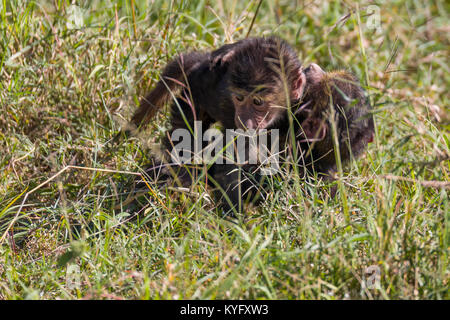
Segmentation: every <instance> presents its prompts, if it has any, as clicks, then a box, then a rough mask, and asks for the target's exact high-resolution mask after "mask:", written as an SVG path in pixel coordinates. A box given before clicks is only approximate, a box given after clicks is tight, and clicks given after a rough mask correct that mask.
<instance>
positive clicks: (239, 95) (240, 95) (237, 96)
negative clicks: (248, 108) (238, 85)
mask: <svg viewBox="0 0 450 320" xmlns="http://www.w3.org/2000/svg"><path fill="white" fill-rule="evenodd" d="M235 98H236V100H237V101H244V96H243V95H242V94H236V95H235Z"/></svg>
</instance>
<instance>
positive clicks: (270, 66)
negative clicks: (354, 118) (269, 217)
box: [131, 37, 305, 211]
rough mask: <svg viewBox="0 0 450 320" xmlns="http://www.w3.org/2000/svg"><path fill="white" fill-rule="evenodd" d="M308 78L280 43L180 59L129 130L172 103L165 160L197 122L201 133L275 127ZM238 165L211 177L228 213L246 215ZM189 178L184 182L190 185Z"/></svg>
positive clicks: (249, 43)
mask: <svg viewBox="0 0 450 320" xmlns="http://www.w3.org/2000/svg"><path fill="white" fill-rule="evenodd" d="M304 87H305V76H304V73H303V71H302V68H301V63H300V61H298V58H297V55H296V53H295V52H294V51H293V50H292V49H291V48H290V47H289V45H288V44H287V43H286V42H285V41H283V40H281V39H279V38H276V37H270V38H253V39H246V40H242V41H238V42H236V43H233V44H229V45H224V46H223V47H221V48H219V49H217V50H215V51H213V52H206V53H202V52H191V53H186V54H181V55H180V56H178V57H177V58H175V59H174V60H172V61H171V62H169V63H168V65H167V66H166V67H165V69H164V71H163V73H162V75H161V80H160V81H159V82H158V83H157V84H156V86H155V88H154V89H153V90H152V91H151V92H150V93H149V94H148V95H147V96H146V97H145V98H144V99H143V100H142V102H141V104H140V107H139V109H138V110H137V111H136V113H135V114H134V115H133V117H132V121H131V123H132V126H133V128H131V129H136V128H140V127H143V126H145V125H146V124H147V123H148V122H149V121H150V120H151V119H152V117H153V116H154V115H155V114H156V112H157V111H158V110H159V109H160V108H161V107H162V106H163V105H164V103H165V102H167V101H169V100H170V99H171V97H172V95H173V94H176V90H177V89H181V94H179V95H176V102H175V103H174V104H173V105H172V108H171V113H170V114H171V115H170V123H171V128H170V130H169V132H168V133H167V135H166V137H165V138H164V141H163V146H164V148H165V150H166V151H167V153H166V156H167V157H166V160H170V157H168V153H169V152H170V150H171V149H172V142H171V140H170V137H171V135H172V132H173V131H174V130H176V129H178V128H193V123H194V121H195V120H199V121H202V125H203V128H205V129H206V128H208V127H209V126H210V125H211V124H213V123H215V122H220V123H221V124H222V126H223V128H224V129H236V128H242V129H259V128H269V127H276V126H277V124H278V123H279V122H280V121H282V120H283V119H284V115H285V113H286V106H287V105H291V104H292V105H293V104H296V103H297V102H298V101H299V100H300V99H301V97H302V95H303V89H304ZM236 168H237V167H236V166H235V165H214V166H213V167H212V168H211V169H210V170H209V173H210V174H211V177H212V178H213V180H216V181H217V182H218V184H219V186H220V187H221V189H223V191H224V192H223V193H222V194H223V195H226V197H228V198H229V200H230V201H231V202H229V203H228V205H226V210H227V211H229V210H232V209H235V210H237V211H241V210H242V205H241V193H240V192H239V190H238V189H239V188H237V185H238V184H239V176H238V175H237V173H236V172H237V171H236V170H235V169H236ZM190 174H191V173H190V172H187V171H183V172H182V173H180V174H179V175H180V176H179V177H178V178H180V180H182V182H183V183H184V184H185V185H190V183H191V179H189V175H190Z"/></svg>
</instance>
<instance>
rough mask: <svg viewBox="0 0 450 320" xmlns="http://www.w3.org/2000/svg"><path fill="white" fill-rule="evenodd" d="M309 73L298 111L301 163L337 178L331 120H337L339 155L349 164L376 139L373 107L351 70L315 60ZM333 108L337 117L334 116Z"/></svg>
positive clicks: (298, 138) (296, 112) (297, 133)
mask: <svg viewBox="0 0 450 320" xmlns="http://www.w3.org/2000/svg"><path fill="white" fill-rule="evenodd" d="M305 75H306V83H307V86H306V89H305V94H304V96H303V99H302V103H301V104H300V105H299V107H298V109H297V110H296V111H295V120H296V121H295V126H296V127H295V132H296V141H297V143H298V147H299V150H300V152H301V153H299V163H301V164H302V165H303V167H304V168H306V169H307V170H308V171H310V172H313V171H315V172H317V173H318V174H319V175H321V176H324V177H325V178H326V179H330V180H333V176H334V173H335V172H336V170H337V168H336V154H335V143H334V142H333V138H334V137H333V130H332V123H331V121H334V122H335V124H336V133H337V145H338V147H339V156H340V158H341V161H342V164H343V165H345V164H346V163H347V162H348V161H349V160H350V159H351V158H352V157H357V156H359V155H360V154H361V153H362V152H363V151H364V149H365V148H366V146H367V144H368V143H369V142H371V141H372V139H373V135H374V124H373V118H372V115H371V114H370V111H371V107H370V104H369V102H368V99H367V97H366V96H365V93H364V91H363V89H362V88H361V86H360V84H359V81H358V79H357V78H356V77H355V76H353V75H352V74H350V73H349V72H346V71H333V72H328V73H326V72H324V71H323V70H322V69H321V68H320V67H319V66H318V65H316V64H312V65H310V66H309V67H308V68H306V69H305ZM333 112H334V114H335V116H334V120H333V119H332V118H331V116H330V115H331V114H332V113H333Z"/></svg>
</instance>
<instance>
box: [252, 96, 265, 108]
mask: <svg viewBox="0 0 450 320" xmlns="http://www.w3.org/2000/svg"><path fill="white" fill-rule="evenodd" d="M263 102H264V101H263V100H262V99H261V98H257V97H255V98H253V104H254V105H255V106H260V105H262V104H263Z"/></svg>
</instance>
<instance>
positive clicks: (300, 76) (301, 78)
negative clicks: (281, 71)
mask: <svg viewBox="0 0 450 320" xmlns="http://www.w3.org/2000/svg"><path fill="white" fill-rule="evenodd" d="M296 73H297V74H296V76H295V78H294V83H293V87H292V97H293V98H294V100H300V99H301V98H302V97H303V92H304V91H305V86H306V77H305V73H304V72H303V68H301V67H300V68H299V69H298V70H297V71H296Z"/></svg>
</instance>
